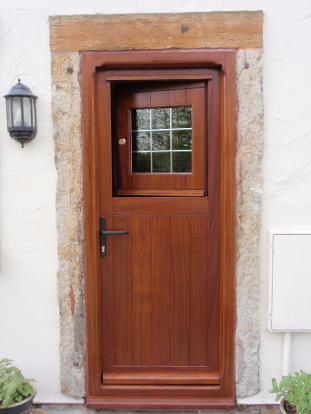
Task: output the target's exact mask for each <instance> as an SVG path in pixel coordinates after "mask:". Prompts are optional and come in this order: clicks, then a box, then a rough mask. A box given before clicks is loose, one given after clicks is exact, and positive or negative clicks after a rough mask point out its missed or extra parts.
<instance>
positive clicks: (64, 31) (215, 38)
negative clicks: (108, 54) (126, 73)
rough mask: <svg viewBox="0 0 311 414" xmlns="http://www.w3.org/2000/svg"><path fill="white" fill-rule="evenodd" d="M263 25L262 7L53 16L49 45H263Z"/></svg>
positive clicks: (92, 47) (59, 49)
mask: <svg viewBox="0 0 311 414" xmlns="http://www.w3.org/2000/svg"><path fill="white" fill-rule="evenodd" d="M262 28H263V13H262V11H245V12H244V11H242V12H240V11H238V12H211V13H202V12H201V13H167V14H124V15H94V16H55V17H54V16H53V17H50V47H51V50H52V51H53V52H74V51H84V50H127V49H167V48H181V49H191V48H261V47H262V45H263V30H262ZM144 34H148V35H144Z"/></svg>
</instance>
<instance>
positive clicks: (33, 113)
mask: <svg viewBox="0 0 311 414" xmlns="http://www.w3.org/2000/svg"><path fill="white" fill-rule="evenodd" d="M30 101H31V119H32V126H34V127H35V126H36V124H37V117H36V100H35V99H34V98H30Z"/></svg>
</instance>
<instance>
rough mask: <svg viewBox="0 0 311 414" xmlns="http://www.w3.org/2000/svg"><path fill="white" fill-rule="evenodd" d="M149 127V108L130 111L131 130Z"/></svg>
mask: <svg viewBox="0 0 311 414" xmlns="http://www.w3.org/2000/svg"><path fill="white" fill-rule="evenodd" d="M137 129H150V109H135V110H133V111H132V130H134V131H135V130H137Z"/></svg>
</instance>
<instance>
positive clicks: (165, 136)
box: [152, 131, 171, 151]
mask: <svg viewBox="0 0 311 414" xmlns="http://www.w3.org/2000/svg"><path fill="white" fill-rule="evenodd" d="M170 146H171V144H170V132H169V131H156V132H152V151H155V150H169V149H170Z"/></svg>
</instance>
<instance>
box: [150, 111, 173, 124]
mask: <svg viewBox="0 0 311 414" xmlns="http://www.w3.org/2000/svg"><path fill="white" fill-rule="evenodd" d="M151 120H152V122H151V125H152V129H169V128H170V108H157V109H151Z"/></svg>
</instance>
